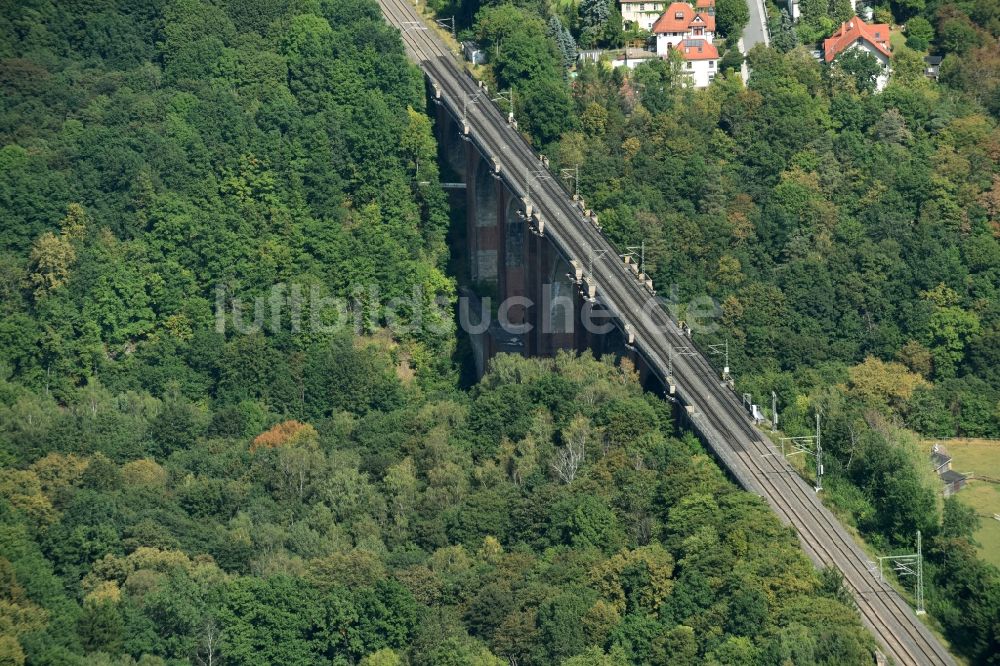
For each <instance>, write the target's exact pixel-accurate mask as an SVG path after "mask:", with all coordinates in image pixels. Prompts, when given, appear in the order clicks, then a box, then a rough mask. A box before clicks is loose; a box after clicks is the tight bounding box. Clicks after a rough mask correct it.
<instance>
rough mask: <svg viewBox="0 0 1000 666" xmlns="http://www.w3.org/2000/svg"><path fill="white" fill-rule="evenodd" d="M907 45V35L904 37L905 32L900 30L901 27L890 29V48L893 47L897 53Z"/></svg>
mask: <svg viewBox="0 0 1000 666" xmlns="http://www.w3.org/2000/svg"><path fill="white" fill-rule="evenodd" d="M905 44H906V35H904V34H903V31H902V30H900V29H899V26H898V25H897V26H893V27H891V28H890V29H889V46H891V47H892V50H893V51H895V50H896V49H898V48H899V47H900V46H903V45H905Z"/></svg>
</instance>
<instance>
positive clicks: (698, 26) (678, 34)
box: [652, 2, 715, 58]
mask: <svg viewBox="0 0 1000 666" xmlns="http://www.w3.org/2000/svg"><path fill="white" fill-rule="evenodd" d="M652 32H653V34H654V35H656V54H657V55H658V56H660V57H661V58H664V57H666V56H667V54H668V53H669V52H670V49H672V48H674V47H675V46H677V45H678V44H680V43H681V42H682V41H684V40H686V39H690V40H699V41H703V42H707V43H709V44H711V43H712V39H713V38H714V37H715V15H714V14H710V13H708V12H696V11H695V10H694V7H692V6H691V5H689V4H688V3H686V2H674V3H671V4H670V6H668V7H667V9H666V11H664V12H663V14H662V15H661V16H660V18H658V19H657V20H656V23H654V24H653V31H652Z"/></svg>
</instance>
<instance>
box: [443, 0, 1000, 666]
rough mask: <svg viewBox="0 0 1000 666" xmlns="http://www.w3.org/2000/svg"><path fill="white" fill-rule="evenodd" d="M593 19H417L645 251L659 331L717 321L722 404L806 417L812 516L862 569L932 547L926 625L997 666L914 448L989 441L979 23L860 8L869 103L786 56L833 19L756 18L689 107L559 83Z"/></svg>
mask: <svg viewBox="0 0 1000 666" xmlns="http://www.w3.org/2000/svg"><path fill="white" fill-rule="evenodd" d="M432 4H433V3H432ZM592 4H593V3H580V4H579V5H572V4H569V5H567V4H565V3H559V4H557V5H555V6H550V5H549V4H547V3H541V2H534V1H533V0H523V1H520V0H519V1H518V2H515V3H508V2H482V3H480V2H476V1H475V0H471V1H466V2H462V3H461V4H460V8H459V7H456V5H455V4H454V3H453V4H448V3H439V4H438V5H437V7H438V11H439V12H440V13H442V14H448V13H450V12H455V13H457V14H458V15H459V16H460V17H467V27H466V34H468V35H473V36H475V37H476V38H477V39H479V40H480V41H481V42H482V43H483V45H484V46H485V47H486V49H485V51H486V53H488V54H490V58H491V61H490V63H489V66H488V68H487V71H486V72H485V73H484V75H485V76H487V77H489V78H491V79H492V80H493V82H494V83H495V84H497V85H499V86H500V87H502V88H507V87H514V88H516V89H517V90H518V92H519V97H520V108H518V109H516V113H517V114H518V116H519V120H520V122H521V125H522V127H524V128H526V129H527V131H528V133H529V134H530V135H531V138H532V140H533V141H534V142H535V143H536V145H537V146H538V147H539V148H540V149H541V150H543V152H545V153H546V154H548V155H550V156H551V157H552V161H553V168H554V169H555V168H567V167H568V168H572V167H574V166H576V165H579V166H580V189H581V192H582V193H583V194H584V196H585V197H586V199H587V203H588V205H589V206H591V207H593V209H594V210H595V212H597V213H598V214H599V216H600V219H601V222H602V225H603V226H604V228H605V231H606V233H607V235H608V236H609V238H610V239H612V240H613V241H614V242H616V243H617V244H618V246H619V247H624V246H626V245H630V246H636V245H639V243H640V242H644V243H645V257H646V262H647V268H648V271H649V272H650V273H651V274H652V276H653V279H654V281H655V283H656V284H657V285H660V290H661V291H662V292H666V293H668V294H669V295H670V296H669V298H670V299H671V300H672V301H675V302H673V303H671V304H670V305H671V306H672V307H674V308H675V312H676V314H677V315H678V316H680V317H681V318H683V317H684V316H685V310H684V305H683V304H684V303H686V302H688V301H689V300H690V299H692V298H694V297H698V296H701V295H709V296H711V297H712V298H713V299H715V301H716V302H717V303H718V304H719V309H718V316H717V317H716V318H714V319H712V320H711V321H709V322H707V324H708V325H707V326H705V327H704V328H701V329H697V330H696V333H695V341H696V342H697V343H700V344H701V345H703V348H707V345H708V344H710V343H725V342H728V345H729V355H730V362H729V365H730V367H731V368H732V370H733V372H734V374H735V379H736V384H737V389H738V390H740V391H745V392H749V393H751V394H752V395H753V396H754V397H755V398H756V399H757V400H758V401H759V402H761V403H762V405H763V406H766V407H769V406H770V402H771V400H770V393H771V391H772V390H773V391H776V392H777V394H778V403H779V405H780V411H781V424H782V428H783V430H784V431H785V433H786V434H791V435H808V434H811V432H812V428H813V427H814V426H813V424H814V415H815V414H816V413H817V412H818V413H820V414H821V415H822V419H823V423H824V426H823V430H824V435H823V441H824V448H825V449H826V450H827V452H828V453H829V454H830V455H828V456H827V460H826V466H825V467H826V472H827V481H826V486H827V491H826V497H827V500H828V502H829V503H830V504H831V505H832V506H833V507H834V508H835V509H837V510H838V511H839V512H840V513H841V514H842V516H843V517H844V519H845V520H846V521H847V522H848V523H850V524H852V525H854V526H856V527H857V528H858V529H859V530H860V531H861V533H862V534H863V535H864V536H865V537H866V538H867V539H868V540H869V541H870V542H871V543H872V544H873V545H874V546H875V547H876V548H878V549H879V550H880V551H881V552H893V551H896V552H909V551H910V550H912V549H913V547H914V537H915V533H916V530H917V529H921V530H923V532H924V534H925V535H931V550H930V553H929V556H928V571H929V573H930V576H929V581H930V583H929V588H928V599H929V606H930V609H931V614H932V617H933V618H934V621H935V622H938V623H940V626H941V627H942V629H943V630H944V632H945V634H946V635H947V636H948V637H949V638H951V639H952V640H953V645H954V646H955V649H956V650H957V651H958V652H960V653H962V654H964V655H965V656H967V657H969V658H970V659H971V660H973V661H974V662H975V663H996V659H997V658H998V657H997V655H998V654H1000V572H998V571H997V570H996V569H995V568H993V567H990V566H987V565H986V564H984V563H982V562H981V561H979V560H978V559H977V558H976V555H975V550H974V548H973V542H972V533H973V531H974V529H975V525H976V523H977V521H978V518H977V517H976V516H975V515H972V514H970V513H969V512H968V511H967V510H964V509H963V507H962V506H961V505H960V504H958V503H957V502H952V501H949V502H946V503H944V504H942V503H941V502H940V499H939V498H938V497H936V496H938V495H939V494H940V486H939V485H938V482H937V480H936V479H934V478H933V476H932V475H930V474H929V470H928V464H927V459H926V453H925V452H922V450H921V449H920V448H919V446H918V437H919V436H923V437H952V436H974V437H1000V130H998V127H997V121H998V118H1000V59H998V53H1000V50H998V49H997V39H998V37H1000V18H998V17H1000V5H998V4H997V3H996V2H990V1H989V0H976V1H975V2H959V3H945V2H927V3H926V4H925V3H924V1H923V0H917V1H914V2H898V3H897V2H892V3H891V4H888V3H885V4H880V5H878V6H877V7H876V8H875V15H876V18H877V19H878V20H883V21H887V22H893V21H894V19H895V20H897V21H899V22H902V21H907V29H906V33H905V34H906V42H907V45H906V46H904V45H902V44H897V45H896V46H895V48H894V53H893V73H892V77H891V79H890V83H889V86H888V88H887V89H886V90H885V91H884V92H881V93H879V94H874V92H873V91H874V86H873V85H872V79H871V78H870V77H869V76H868V75H867V74H866V73H865V72H864V71H863V68H857V69H855V68H852V67H845V66H841V65H840V63H838V64H837V65H835V66H833V67H829V66H825V65H823V64H821V63H819V62H817V60H816V59H815V58H814V57H813V56H812V55H811V54H810V53H809V52H808V48H811V47H812V44H811V42H812V41H814V40H816V39H821V38H823V37H826V36H827V35H829V34H830V33H831V32H832V31H833V30H834V29H835V27H836V26H837V24H838V23H837V22H838V21H840V20H842V19H843V18H844V17H845V16H846V15H849V13H850V8H849V4H848V6H847V9H846V11H847V14H845V7H844V5H845V4H847V3H841V2H832V3H827V2H812V1H810V2H805V1H804V2H803V3H802V9H803V12H804V15H803V20H802V22H800V23H799V24H798V25H797V26H792V25H791V23H790V22H789V21H788V20H787V16H785V17H784V18H783V17H782V15H781V13H780V12H779V11H777V10H776V8H773V10H772V11H771V12H770V14H771V16H772V19H773V23H772V26H771V31H772V34H773V35H774V47H773V48H763V47H761V48H758V49H755V50H754V51H752V52H751V53H750V54H749V65H750V67H751V70H752V74H751V77H750V80H749V82H748V84H747V85H746V86H744V85H743V83H742V82H741V81H740V80H739V77H738V76H736V73H735V72H734V71H733V69H729V76H720V77H719V78H718V79H717V80H716V81H715V83H714V84H713V85H712V86H710V87H709V88H707V89H705V90H694V89H691V88H689V87H687V86H685V85H684V80H685V79H684V78H683V75H682V73H681V72H680V71H679V70H678V65H677V63H675V62H672V61H669V60H667V61H659V60H657V61H654V62H651V63H648V64H642V65H640V66H639V67H637V68H636V69H634V70H633V71H628V72H626V71H625V70H622V69H617V70H614V71H611V70H610V68H608V67H607V66H606V65H602V64H597V65H593V64H589V63H588V64H584V63H578V64H576V66H575V67H574V68H573V70H572V71H571V72H570V71H568V70H567V69H566V63H567V58H566V55H567V53H575V51H574V50H573V49H574V48H575V46H576V44H582V43H583V42H582V41H581V40H585V39H586V36H585V35H584V30H586V26H587V25H588V20H589V19H588V18H587V11H588V10H587V8H588V7H590V6H591V5H592ZM604 20H605V21H609V22H613V20H614V19H613V17H612V18H605V19H604ZM720 24H721V19H720ZM550 25H557V26H566V27H565V28H564V29H563V30H561V31H559V30H554V29H551V28H548V29H547V26H550ZM602 25H604V24H602ZM736 25H739V22H738V21H737V22H736ZM540 35H548V36H549V40H548V44H547V45H544V44H543V45H540V46H539V45H536V46H535V47H534V48H533V49H530V50H528V49H522V48H520V44H522V43H524V42H526V41H528V42H537V41H539V37H540ZM511 44H517V45H518V48H509V47H508V45H511ZM601 44H602V45H604V46H615V45H616V44H615V43H613V42H611V41H605V42H603V43H601ZM928 48H930V49H931V51H932V52H934V53H937V54H939V55H943V56H944V62H943V63H942V70H941V79H940V81H939V82H937V81H932V80H929V79H928V78H926V76H925V75H924V64H923V62H922V56H923V53H925V52H926V51H925V49H928ZM730 53H732V51H730ZM738 64H739V59H738V58H737V59H735V60H733V59H730V60H729V61H728V62H723V63H722V65H723V69H724V70H725V69H727V68H730V67H733V68H734V67H735V66H736V65H738ZM553 109H557V110H556V111H554V112H553ZM556 173H558V171H557V172H556ZM716 359H717V360H718V361H719V363H718V364H719V366H720V368H721V365H722V363H721V359H718V357H716ZM768 411H769V410H768ZM914 432H916V433H917V435H915V434H914ZM810 464H811V463H810Z"/></svg>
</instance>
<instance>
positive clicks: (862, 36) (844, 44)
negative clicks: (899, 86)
mask: <svg viewBox="0 0 1000 666" xmlns="http://www.w3.org/2000/svg"><path fill="white" fill-rule="evenodd" d="M851 49H861V50H863V51H865V52H866V53H868V54H870V55H871V56H872V57H873V58H875V60H877V61H878V63H879V64H880V65H881V66H882V74H880V75H879V77H878V79H877V80H876V83H875V89H876V90H882V88H884V87H885V84H886V83H888V81H889V71H890V66H889V60H890V59H891V58H892V51H891V47H890V46H889V26H887V25H886V24H885V23H865V22H864V21H862V20H861V19H859V18H858V17H857V16H855V17H853V18H850V19H848V20H846V21H844V22H843V23H841V24H840V27H839V28H838V29H837V32H835V33H833V34H832V35H830V36H829V37H828V38H827V39H825V40H824V41H823V60H824V61H825V62H827V63H831V62H833V61H834V60H835V59H836V58H837V56H839V55H840V54H841V53H844V52H845V51H850V50H851Z"/></svg>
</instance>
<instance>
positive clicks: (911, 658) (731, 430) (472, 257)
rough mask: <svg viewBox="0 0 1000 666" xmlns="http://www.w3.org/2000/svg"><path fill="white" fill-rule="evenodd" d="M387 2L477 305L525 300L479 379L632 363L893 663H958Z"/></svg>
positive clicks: (486, 344) (407, 12)
mask: <svg viewBox="0 0 1000 666" xmlns="http://www.w3.org/2000/svg"><path fill="white" fill-rule="evenodd" d="M379 3H380V6H381V8H382V12H383V14H384V15H385V16H386V18H387V19H388V21H389V22H390V23H391V24H392V25H394V26H396V27H397V28H398V29H399V30H400V33H401V35H402V38H403V42H404V46H405V48H406V51H407V54H408V55H409V57H410V58H411V59H412V60H413V61H414V62H416V63H417V64H418V65H419V66H420V68H421V69H422V70H423V71H424V73H425V75H426V77H427V82H428V91H429V95H430V97H431V99H432V100H433V101H434V102H435V108H434V109H433V110H432V112H433V113H436V114H437V128H438V134H439V137H438V138H439V140H440V142H441V143H442V145H443V148H444V152H445V153H446V157H447V159H448V161H449V163H450V164H451V166H452V168H453V169H454V170H455V171H456V172H458V173H459V174H460V175H461V176H462V178H463V179H464V182H465V192H466V216H467V220H466V225H465V229H466V254H467V266H466V269H467V271H468V278H469V279H470V281H471V282H472V283H473V284H475V285H477V286H478V288H477V289H476V291H477V292H479V293H480V294H483V293H490V294H492V295H493V296H494V297H499V298H498V300H502V299H503V298H508V297H511V296H515V297H522V298H524V299H527V300H526V301H524V302H523V303H522V304H516V303H515V305H514V306H513V307H511V308H509V310H508V311H507V312H506V315H507V319H508V320H509V322H510V324H513V325H514V327H515V331H514V332H510V331H508V330H497V329H496V328H495V327H491V329H487V330H484V331H483V333H482V334H481V338H482V344H481V345H479V358H478V359H477V364H478V365H479V366H480V368H482V367H483V365H484V364H485V362H486V360H488V358H489V356H490V355H492V354H493V353H495V352H497V351H515V352H521V353H527V354H529V355H550V354H552V353H553V352H554V351H555V350H557V349H579V350H583V349H587V348H591V349H595V350H596V351H597V352H598V353H600V352H602V351H615V352H618V353H627V354H630V355H631V356H632V358H633V359H634V360H635V361H636V364H637V366H638V367H640V369H641V370H643V371H644V372H646V373H647V374H648V375H649V376H651V377H655V378H657V379H659V380H660V381H661V382H662V384H663V385H664V386H668V387H670V388H669V389H668V390H669V391H670V393H671V399H673V400H675V401H676V403H677V405H678V407H679V409H680V410H681V411H682V413H683V414H684V416H685V417H686V420H687V421H688V422H689V423H690V424H691V426H692V427H693V429H694V430H695V431H696V432H697V433H698V435H699V437H700V438H701V439H702V441H704V442H705V444H706V446H707V447H708V449H709V450H710V451H711V452H712V453H713V454H714V455H715V457H716V458H717V459H718V460H719V461H720V463H721V464H722V465H723V466H724V467H725V468H726V469H727V470H728V472H729V473H730V474H731V475H732V477H733V478H734V479H736V481H737V482H738V483H739V484H740V485H741V486H742V487H743V488H745V489H746V490H747V491H749V492H752V493H755V494H757V495H759V496H761V497H763V498H764V500H765V501H766V502H767V503H768V505H769V506H770V507H771V508H772V510H773V511H774V512H775V513H776V514H777V515H778V517H779V518H780V519H781V520H782V521H783V522H784V523H785V524H788V525H791V526H792V527H793V528H794V530H795V532H796V534H797V535H798V538H799V541H800V543H801V544H802V547H803V549H804V550H805V552H806V554H807V555H808V556H809V557H810V558H811V559H812V560H813V562H814V563H815V564H816V565H817V566H822V567H829V566H833V567H837V568H838V569H839V570H840V571H841V572H842V573H843V575H844V583H845V585H846V586H847V588H848V589H849V590H850V592H851V594H852V595H853V597H854V600H855V602H856V604H857V607H858V610H859V612H860V614H861V618H862V621H863V622H864V623H865V625H866V626H867V627H868V628H869V629H870V630H871V631H872V633H873V634H874V635H875V637H876V639H877V640H878V642H879V643H880V645H881V649H882V651H883V652H884V654H885V655H886V656H888V657H889V658H890V659H892V660H893V661H894V662H895V663H897V664H946V665H952V664H955V661H954V659H953V658H952V657H951V655H950V654H949V653H948V651H947V650H946V649H945V648H944V646H943V645H942V644H941V642H940V641H939V640H938V639H937V638H936V637H935V636H934V634H933V633H932V632H931V631H930V630H929V629H928V628H927V627H926V626H925V625H924V624H923V622H922V621H921V620H920V618H919V617H917V615H916V614H915V613H914V611H913V610H912V609H911V608H910V606H909V605H908V604H907V602H906V601H905V600H904V599H903V598H902V597H901V596H900V595H899V594H898V593H897V592H896V591H895V590H894V589H893V588H892V587H890V586H889V585H888V584H887V583H883V582H880V580H879V578H878V572H877V569H876V570H875V571H873V567H872V565H871V562H870V561H869V558H868V556H867V555H866V554H865V553H864V552H863V551H862V550H861V549H860V547H859V546H858V545H857V544H856V542H855V541H854V540H853V538H852V537H851V536H850V535H849V534H848V533H847V531H846V530H845V529H844V527H843V526H842V525H841V524H840V523H839V522H838V521H837V519H836V518H835V517H834V516H833V515H832V514H831V513H830V511H829V510H828V509H827V508H826V507H825V506H823V504H822V502H821V501H820V500H819V498H818V497H817V492H816V491H815V490H814V488H813V487H812V486H810V485H808V484H807V483H806V482H805V481H804V480H803V479H802V478H801V477H800V476H799V475H798V473H797V472H796V471H795V470H794V469H793V468H792V467H791V466H790V465H789V464H788V462H787V461H786V460H785V459H784V458H783V457H782V455H781V453H780V451H777V450H776V449H775V447H774V445H773V444H772V443H771V442H770V441H769V440H768V439H767V438H766V437H765V436H764V435H763V434H762V433H761V432H759V431H758V430H757V429H756V427H755V426H754V424H753V423H752V421H751V420H750V418H749V415H748V414H747V412H746V411H745V410H744V408H743V407H742V405H741V404H740V401H739V399H738V398H737V397H736V396H735V394H734V393H733V391H732V390H731V389H730V388H729V387H728V386H727V385H726V384H724V383H723V382H721V381H720V379H719V376H718V374H717V372H716V371H715V369H713V368H712V366H711V365H710V364H709V363H708V361H707V359H706V358H705V357H704V356H702V355H701V354H699V353H697V352H696V351H694V350H693V348H692V346H691V344H690V340H689V339H688V337H687V336H686V335H685V333H684V331H683V330H682V329H681V328H679V326H678V325H677V323H676V322H675V321H674V320H673V319H671V317H670V316H669V315H668V313H667V312H665V311H664V310H663V308H662V307H660V304H659V302H658V301H657V300H656V299H655V298H654V297H653V295H652V289H651V285H650V284H649V283H647V282H646V280H645V279H640V276H638V275H637V271H635V270H633V269H632V268H631V267H630V266H628V265H626V264H625V262H623V261H622V259H621V258H620V256H619V254H618V251H617V250H616V249H615V248H614V247H612V246H611V244H610V243H609V242H608V241H607V240H606V239H605V238H604V236H603V235H602V234H601V231H600V228H599V226H598V225H597V220H596V218H595V217H594V216H593V215H592V214H589V213H588V212H586V211H585V210H584V209H583V206H581V205H580V202H578V201H576V200H574V198H572V197H571V196H570V195H568V194H567V193H566V191H565V190H563V189H562V188H561V187H560V185H559V182H558V181H559V178H558V175H555V174H552V173H550V172H549V171H548V168H547V164H546V163H545V162H544V160H543V159H542V158H541V157H540V156H539V155H537V154H536V153H535V152H534V151H533V150H532V149H531V147H530V146H529V145H528V144H527V143H526V142H525V140H524V139H523V138H522V136H521V135H520V134H519V133H518V132H517V130H516V128H515V127H513V126H512V125H511V123H509V122H508V118H507V117H506V116H505V114H504V113H502V112H501V111H500V109H499V108H498V107H497V106H496V105H494V104H493V103H492V102H491V101H490V96H489V93H488V92H487V91H484V90H483V89H482V87H481V86H480V85H479V84H478V83H477V82H476V81H474V80H473V79H472V78H471V76H469V74H468V73H467V72H466V71H465V69H464V66H463V65H462V63H461V62H460V61H459V60H458V59H457V58H456V57H455V56H454V55H453V54H452V53H451V51H450V49H449V48H448V46H447V45H446V44H445V43H444V42H443V41H442V40H440V39H439V38H438V37H437V36H436V35H435V33H434V32H433V31H432V30H430V29H428V26H427V24H426V23H424V22H423V20H422V19H421V17H420V16H419V15H418V14H417V12H416V11H415V9H414V7H413V5H411V4H410V3H409V0H379ZM529 302H530V303H531V304H532V306H531V307H527V303H529ZM568 304H571V307H565V306H566V305H568ZM482 311H483V312H489V311H490V310H488V309H486V308H485V307H484V308H483V310H482ZM495 314H499V315H501V318H502V316H503V315H504V314H505V313H504V312H499V313H495ZM584 318H589V320H590V322H591V324H593V323H594V322H595V321H596V322H597V323H604V324H606V323H608V322H611V323H613V325H614V328H615V330H614V331H613V332H611V333H609V334H603V335H602V334H596V335H595V334H594V333H592V332H589V331H588V330H587V328H588V327H586V326H583V325H582V324H583V323H584V322H583V319H584ZM518 324H529V325H530V330H523V331H517V330H516V326H517V325H518ZM679 350H686V351H685V352H684V353H678V352H679Z"/></svg>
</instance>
